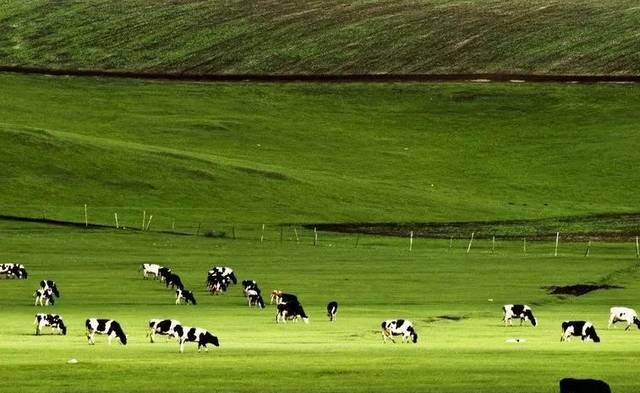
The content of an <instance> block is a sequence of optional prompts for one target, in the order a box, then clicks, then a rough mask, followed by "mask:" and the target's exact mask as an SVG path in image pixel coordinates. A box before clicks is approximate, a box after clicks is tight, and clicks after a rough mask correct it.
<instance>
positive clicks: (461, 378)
mask: <svg viewBox="0 0 640 393" xmlns="http://www.w3.org/2000/svg"><path fill="white" fill-rule="evenodd" d="M327 236H328V235H327ZM352 240H353V239H352V238H349V237H346V236H344V237H343V236H333V237H332V240H331V243H329V242H327V243H324V244H322V245H321V246H318V247H313V246H312V245H310V244H299V245H296V244H295V243H292V242H288V243H284V244H281V243H279V242H277V241H275V242H274V241H269V242H266V241H265V242H264V243H263V244H259V243H257V242H255V241H247V240H238V241H232V240H218V239H208V238H203V237H185V236H175V235H168V234H166V235H164V234H154V233H137V234H136V233H129V232H115V231H109V230H89V231H84V230H74V229H65V228H57V229H52V228H48V227H46V226H42V225H37V224H15V223H9V224H8V223H3V224H2V236H1V237H0V248H1V249H2V250H3V251H2V258H3V260H19V261H21V262H23V263H25V264H26V266H27V267H28V269H29V272H30V273H31V276H30V278H29V279H28V280H23V281H19V280H0V292H1V293H2V297H1V298H0V307H1V309H2V324H1V329H0V362H1V363H2V367H1V368H0V391H2V392H16V391H20V392H41V391H42V386H47V388H48V390H51V391H57V392H79V391H88V390H90V391H95V392H120V391H144V392H166V391H175V390H180V391H190V392H210V391H239V392H245V391H246V392H249V391H255V390H256V389H257V388H258V387H259V389H260V390H261V391H264V392H299V391H301V390H305V391H314V392H316V391H317V392H322V391H340V392H349V391H361V392H378V391H379V392H383V391H389V390H393V391H399V392H415V391H433V392H469V391H473V392H495V391H510V390H514V391H519V392H532V393H533V392H538V393H539V392H549V393H550V392H555V391H557V390H556V389H557V388H556V387H557V382H558V380H559V379H560V378H562V377H565V376H574V377H594V378H602V379H605V380H607V381H609V382H610V383H611V385H612V387H613V389H614V391H616V392H622V393H624V392H628V393H631V392H635V391H636V389H637V387H636V374H637V371H638V369H637V367H636V366H635V364H636V363H637V362H636V357H637V352H638V350H639V349H640V347H639V346H638V335H639V334H640V332H638V331H636V330H633V331H629V332H624V331H623V330H622V329H621V328H620V327H619V328H617V329H615V330H606V321H607V317H608V308H609V307H610V306H612V305H629V306H636V307H637V299H638V295H639V294H640V286H638V284H637V281H638V280H637V279H638V272H637V262H636V260H635V259H634V255H633V250H632V248H630V247H625V246H623V245H621V244H609V245H607V244H601V245H599V246H598V249H597V252H593V253H592V255H591V256H590V257H589V258H584V257H583V256H582V247H581V246H574V245H571V244H567V245H563V246H562V247H561V252H560V255H559V256H558V257H553V256H552V246H551V245H549V244H545V243H532V244H531V245H530V248H529V252H528V254H527V255H523V254H522V252H521V250H520V248H519V247H520V245H519V244H517V243H509V242H502V243H500V246H499V247H498V249H497V251H496V253H495V254H492V253H490V252H489V251H488V249H487V244H486V242H485V243H482V244H478V246H479V247H481V248H473V249H472V251H471V253H470V254H466V253H465V247H464V245H463V244H462V243H456V244H455V247H454V248H453V250H449V248H448V242H446V241H436V240H421V241H420V242H419V243H416V247H415V248H414V250H413V251H412V252H409V251H408V250H407V249H406V244H405V242H404V241H401V240H400V239H393V238H375V237H367V236H363V237H362V238H361V240H360V245H359V247H358V248H354V247H353V244H352ZM149 260H151V261H156V262H160V263H163V264H167V265H170V266H171V267H172V268H173V269H174V270H175V271H176V272H178V273H179V274H180V275H181V276H182V277H183V281H184V282H185V284H186V285H187V287H189V288H191V289H193V290H195V293H196V297H197V300H198V301H199V304H198V305H197V306H195V307H192V306H176V305H174V304H173V302H174V295H173V292H172V291H171V290H166V289H165V288H164V287H163V285H161V284H160V283H159V282H156V281H153V280H144V279H142V275H141V273H140V272H138V271H137V269H138V267H139V264H140V263H141V262H143V261H149ZM211 265H228V266H232V267H233V268H234V269H236V271H237V273H238V275H239V278H240V279H247V278H250V279H255V280H257V281H258V283H259V284H260V285H261V287H262V289H263V290H264V291H265V292H268V291H270V290H271V289H273V288H281V289H284V290H286V291H290V292H294V293H296V294H298V295H299V297H300V299H301V301H302V302H303V304H304V306H305V308H306V310H307V312H308V314H309V315H310V317H311V322H310V324H308V325H304V324H301V323H298V324H292V323H288V324H286V325H277V324H276V323H275V322H274V314H275V313H274V309H273V306H268V307H267V309H265V310H256V309H251V310H250V309H249V308H248V307H247V305H246V303H245V301H244V299H243V297H242V295H241V290H240V288H239V287H238V286H235V287H232V288H231V289H230V291H229V292H228V293H226V294H224V295H223V296H219V297H212V296H210V295H207V293H206V291H205V289H204V279H205V275H206V270H207V269H208V268H209V267H210V266H211ZM43 278H52V279H55V280H56V281H57V282H58V285H59V287H60V291H61V298H60V299H59V300H58V302H57V303H56V305H55V306H52V307H49V308H40V307H34V306H33V303H32V301H33V298H32V297H31V295H32V291H33V290H34V289H35V287H37V282H38V281H39V280H40V279H43ZM602 280H605V281H606V282H609V283H614V284H619V285H622V286H624V287H625V288H624V289H617V290H610V291H604V292H596V293H592V294H589V295H586V296H583V297H579V298H566V299H560V298H555V297H552V296H550V295H547V294H545V292H544V290H543V289H541V286H543V285H553V284H558V285H563V284H575V283H577V282H601V281H602ZM489 299H492V300H493V301H489ZM330 300H337V301H338V302H339V303H340V310H339V314H338V320H337V322H335V323H329V322H328V321H327V320H326V318H325V315H324V313H325V311H324V307H325V305H326V303H327V302H328V301H330ZM512 302H526V303H529V304H532V305H534V308H535V310H536V312H537V315H538V318H539V320H540V325H539V326H538V327H537V328H535V329H533V328H531V327H529V326H525V327H517V326H516V327H512V328H505V327H503V326H502V325H501V305H502V304H504V303H512ZM41 311H48V312H56V313H59V314H61V315H62V316H63V317H64V318H65V321H66V322H67V325H68V327H69V334H68V335H67V336H66V337H60V336H50V335H46V334H45V335H43V336H39V337H36V336H34V335H33V333H34V327H33V325H32V323H33V316H34V314H35V313H36V312H41ZM443 315H448V316H457V317H463V318H464V319H462V320H461V321H457V322H456V321H443V320H438V319H437V317H438V316H443ZM87 317H107V318H114V319H117V320H119V321H120V322H121V323H122V325H123V327H124V329H125V331H126V333H127V334H128V336H129V345H127V346H126V347H123V346H121V345H119V344H113V345H112V346H111V347H109V346H108V345H107V343H106V338H105V337H104V336H98V339H97V344H96V345H95V346H89V345H87V343H86V337H85V333H84V326H83V324H84V320H85V319H86V318H87ZM158 317H160V318H177V319H180V320H181V321H182V322H183V323H184V324H188V325H195V326H200V327H204V328H207V329H210V330H211V331H212V332H214V333H215V334H217V335H218V336H219V338H220V342H221V346H220V347H219V348H215V349H212V350H210V351H209V352H208V353H204V352H203V353H197V351H196V348H195V345H193V344H191V345H189V344H187V347H186V351H185V353H183V354H179V353H178V345H177V344H176V343H175V342H173V341H171V342H166V340H165V339H164V338H161V339H160V340H158V342H157V343H155V344H150V343H148V339H147V338H146V337H145V333H146V331H145V327H146V323H147V320H148V319H150V318H158ZM398 317H400V318H408V319H411V320H413V321H414V323H415V324H416V326H417V329H418V332H419V335H420V339H419V342H418V344H417V345H408V344H407V345H402V344H400V343H398V344H395V345H393V344H386V345H385V344H383V343H382V340H381V336H380V334H379V324H380V322H381V320H383V319H386V318H398ZM571 318H573V319H589V320H591V321H593V322H594V323H595V324H596V326H597V327H598V329H599V332H600V335H601V337H602V340H603V341H602V343H600V344H593V343H582V342H579V340H578V342H575V341H574V342H571V343H563V344H561V343H560V342H559V338H560V323H561V322H562V321H563V320H565V319H571ZM516 325H517V324H516ZM516 337H518V338H525V339H527V340H528V341H527V342H526V343H521V344H507V343H505V340H507V339H509V338H516ZM71 358H76V359H77V360H78V363H77V364H75V365H74V364H67V363H66V362H67V361H68V360H69V359H71Z"/></svg>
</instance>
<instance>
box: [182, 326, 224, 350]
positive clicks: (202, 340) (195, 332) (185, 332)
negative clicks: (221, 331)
mask: <svg viewBox="0 0 640 393" xmlns="http://www.w3.org/2000/svg"><path fill="white" fill-rule="evenodd" d="M176 332H177V333H178V342H179V343H180V352H181V353H182V352H184V343H185V342H196V343H198V352H200V350H201V349H202V348H204V350H205V351H208V350H209V348H207V344H213V345H214V346H216V347H219V346H220V342H219V341H218V337H216V336H214V335H213V334H211V333H209V332H208V331H207V330H206V329H202V328H197V327H187V326H177V327H176Z"/></svg>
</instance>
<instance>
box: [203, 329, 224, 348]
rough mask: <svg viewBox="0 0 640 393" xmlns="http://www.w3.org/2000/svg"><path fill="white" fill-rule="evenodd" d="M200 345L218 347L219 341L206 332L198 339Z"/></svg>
mask: <svg viewBox="0 0 640 393" xmlns="http://www.w3.org/2000/svg"><path fill="white" fill-rule="evenodd" d="M200 344H203V345H204V344H213V345H214V346H216V347H219V346H220V341H218V337H216V336H214V335H213V334H211V333H209V332H206V333H205V334H204V335H203V337H201V338H200Z"/></svg>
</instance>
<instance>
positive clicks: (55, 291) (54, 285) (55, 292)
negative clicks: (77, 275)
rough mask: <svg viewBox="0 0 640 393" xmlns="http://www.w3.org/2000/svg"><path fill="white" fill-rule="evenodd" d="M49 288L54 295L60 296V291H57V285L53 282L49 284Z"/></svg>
mask: <svg viewBox="0 0 640 393" xmlns="http://www.w3.org/2000/svg"><path fill="white" fill-rule="evenodd" d="M51 290H52V291H53V294H54V295H56V297H60V292H58V286H57V285H56V283H55V282H54V283H53V284H52V285H51Z"/></svg>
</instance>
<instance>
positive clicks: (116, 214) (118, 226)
mask: <svg viewBox="0 0 640 393" xmlns="http://www.w3.org/2000/svg"><path fill="white" fill-rule="evenodd" d="M113 216H114V217H115V218H116V229H120V225H119V224H118V213H113Z"/></svg>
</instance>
